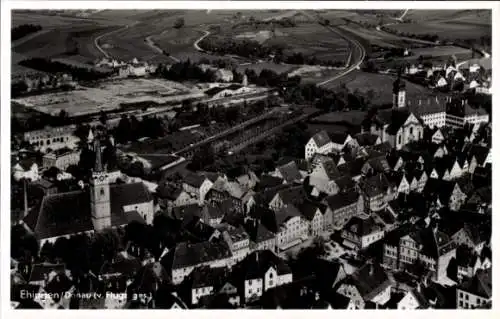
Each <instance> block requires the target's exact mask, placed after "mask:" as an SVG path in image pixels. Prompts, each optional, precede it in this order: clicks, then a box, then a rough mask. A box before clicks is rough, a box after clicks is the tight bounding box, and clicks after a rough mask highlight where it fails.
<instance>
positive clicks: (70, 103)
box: [14, 79, 204, 116]
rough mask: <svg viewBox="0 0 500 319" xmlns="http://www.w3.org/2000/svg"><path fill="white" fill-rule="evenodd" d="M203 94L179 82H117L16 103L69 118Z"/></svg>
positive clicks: (29, 98) (40, 96)
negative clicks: (62, 113) (131, 104)
mask: <svg viewBox="0 0 500 319" xmlns="http://www.w3.org/2000/svg"><path fill="white" fill-rule="evenodd" d="M203 95H204V94H203V93H202V92H201V91H199V90H198V89H196V88H195V87H188V86H186V85H182V84H180V83H177V82H171V81H165V80H160V79H156V80H151V79H134V80H130V79H127V80H116V81H108V82H104V83H100V84H99V86H98V87H92V88H90V87H88V88H87V87H80V88H79V89H77V90H74V91H69V92H61V93H48V94H41V95H36V96H30V97H25V98H19V99H15V100H14V101H15V102H17V103H19V104H20V105H23V106H25V107H27V108H32V109H35V110H37V111H39V112H41V113H45V114H51V115H57V114H59V112H61V110H65V111H66V112H67V113H68V114H69V116H79V115H85V114H92V113H96V112H99V111H111V110H117V109H119V108H120V106H121V104H129V103H140V102H147V101H151V102H155V103H158V104H162V103H167V102H171V101H176V100H178V99H179V98H187V97H201V96H203Z"/></svg>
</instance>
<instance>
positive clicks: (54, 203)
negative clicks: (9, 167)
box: [25, 139, 154, 245]
mask: <svg viewBox="0 0 500 319" xmlns="http://www.w3.org/2000/svg"><path fill="white" fill-rule="evenodd" d="M94 148H95V151H96V163H95V167H94V170H93V173H92V177H91V180H90V186H89V187H88V188H87V189H84V190H79V191H73V192H68V193H57V194H50V195H46V196H44V198H43V200H42V204H41V206H40V210H39V211H36V210H34V211H32V212H31V213H30V214H29V215H28V216H26V218H25V224H26V225H27V226H28V227H29V228H30V229H31V230H32V231H33V233H34V234H35V236H36V238H37V239H38V240H39V241H40V244H41V245H43V244H44V243H45V242H46V241H49V242H54V241H55V240H56V239H57V238H58V237H62V236H65V237H68V236H71V235H73V234H78V233H93V232H94V231H101V230H103V229H104V228H107V227H120V226H124V225H126V224H128V223H130V222H131V221H138V222H142V223H149V224H151V223H152V222H153V217H154V205H153V197H152V195H151V193H150V192H149V191H148V189H147V188H146V186H145V185H144V184H143V183H142V182H139V183H130V184H113V185H110V183H109V177H108V173H107V171H105V170H104V169H103V166H102V160H101V158H102V155H101V148H100V143H99V140H98V139H96V141H95V145H94ZM69 208H71V209H69ZM68 209H69V210H68Z"/></svg>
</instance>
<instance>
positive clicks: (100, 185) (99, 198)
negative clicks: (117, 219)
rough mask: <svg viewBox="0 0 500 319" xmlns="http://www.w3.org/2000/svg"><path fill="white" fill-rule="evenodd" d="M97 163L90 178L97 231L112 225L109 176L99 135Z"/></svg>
mask: <svg viewBox="0 0 500 319" xmlns="http://www.w3.org/2000/svg"><path fill="white" fill-rule="evenodd" d="M94 151H95V164H94V170H93V172H92V177H91V178H90V205H91V211H92V223H93V225H94V229H95V230H96V231H100V230H102V229H104V228H107V227H111V199H110V187H109V177H108V174H107V172H106V171H105V170H104V169H103V165H102V153H101V143H100V141H99V136H96V137H95V139H94Z"/></svg>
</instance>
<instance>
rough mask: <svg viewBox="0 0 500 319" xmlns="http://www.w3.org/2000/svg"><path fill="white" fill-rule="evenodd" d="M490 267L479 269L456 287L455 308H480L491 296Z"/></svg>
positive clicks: (489, 300)
mask: <svg viewBox="0 0 500 319" xmlns="http://www.w3.org/2000/svg"><path fill="white" fill-rule="evenodd" d="M491 277H492V269H491V268H489V269H485V270H479V271H478V272H477V273H476V275H475V276H474V277H472V278H470V279H469V280H466V281H465V282H463V283H462V284H461V285H460V286H458V287H457V308H458V309H474V308H480V307H482V306H484V305H486V304H488V303H489V302H491V297H492V286H491V285H492V278H491Z"/></svg>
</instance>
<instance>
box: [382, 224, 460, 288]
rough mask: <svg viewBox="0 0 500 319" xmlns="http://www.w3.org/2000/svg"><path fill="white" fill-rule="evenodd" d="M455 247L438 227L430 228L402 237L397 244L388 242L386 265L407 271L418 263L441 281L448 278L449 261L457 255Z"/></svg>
mask: <svg viewBox="0 0 500 319" xmlns="http://www.w3.org/2000/svg"><path fill="white" fill-rule="evenodd" d="M394 245H397V247H396V246H394ZM455 247H456V245H455V243H454V242H453V240H451V238H450V237H449V236H448V235H446V234H445V233H444V232H442V231H439V229H438V227H437V226H428V227H425V228H423V229H420V230H415V231H409V232H407V233H406V234H403V235H401V237H400V238H399V242H397V243H395V242H386V243H385V245H384V264H386V265H388V266H389V267H391V268H392V269H407V268H408V267H409V266H410V265H414V264H415V263H417V261H418V262H419V263H421V264H422V265H424V266H425V268H426V269H427V270H429V271H430V273H431V274H432V276H433V278H437V279H439V278H442V277H443V276H446V269H447V267H448V260H449V258H450V255H452V256H453V255H454V254H455Z"/></svg>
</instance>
